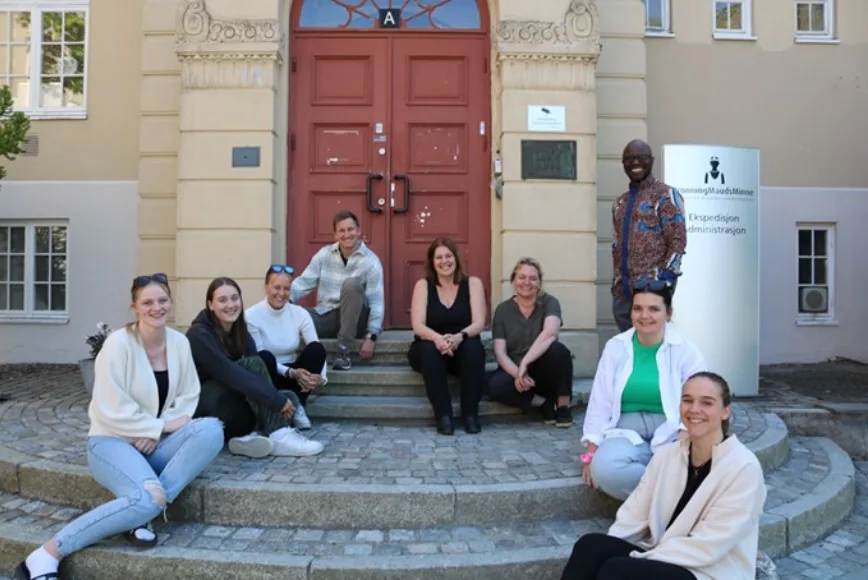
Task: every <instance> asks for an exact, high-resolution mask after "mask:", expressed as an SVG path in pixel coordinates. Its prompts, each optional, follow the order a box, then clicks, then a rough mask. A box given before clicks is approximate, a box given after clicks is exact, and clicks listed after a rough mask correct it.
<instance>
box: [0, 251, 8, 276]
mask: <svg viewBox="0 0 868 580" xmlns="http://www.w3.org/2000/svg"><path fill="white" fill-rule="evenodd" d="M8 261H9V258H7V257H6V256H0V282H6V281H7V280H8V278H7V276H8V275H9V264H8Z"/></svg>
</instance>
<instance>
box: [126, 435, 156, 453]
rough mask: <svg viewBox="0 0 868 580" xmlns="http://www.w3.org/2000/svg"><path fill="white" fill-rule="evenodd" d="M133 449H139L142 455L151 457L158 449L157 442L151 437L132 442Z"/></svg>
mask: <svg viewBox="0 0 868 580" xmlns="http://www.w3.org/2000/svg"><path fill="white" fill-rule="evenodd" d="M130 443H132V445H133V447H135V448H136V449H138V451H139V453H141V454H142V455H150V454H151V453H153V452H154V449H156V448H157V440H156V439H151V438H149V437H139V438H137V439H133V440H132V441H130Z"/></svg>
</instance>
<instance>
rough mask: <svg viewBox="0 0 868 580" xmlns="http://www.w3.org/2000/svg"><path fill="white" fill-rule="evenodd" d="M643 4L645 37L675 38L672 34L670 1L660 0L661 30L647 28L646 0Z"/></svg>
mask: <svg viewBox="0 0 868 580" xmlns="http://www.w3.org/2000/svg"><path fill="white" fill-rule="evenodd" d="M643 4H645V36H663V37H672V36H675V35H674V34H672V17H671V14H672V0H660V9H661V10H662V12H663V14H662V15H661V16H662V18H663V27H662V28H651V27H649V26H648V16H649V15H648V0H643Z"/></svg>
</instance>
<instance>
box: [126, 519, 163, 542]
mask: <svg viewBox="0 0 868 580" xmlns="http://www.w3.org/2000/svg"><path fill="white" fill-rule="evenodd" d="M139 530H147V531H148V532H150V533H151V534H153V535H154V538H153V539H152V540H145V539H143V538H140V537H138V536H137V535H136V532H137V531H139ZM124 539H125V540H126V541H127V543H129V544H131V545H133V546H136V547H138V548H153V547H154V546H156V545H157V532H155V531H154V528H153V526H151V523H150V522H148V523H146V524H145V525H143V526H139V527H137V528H135V529H133V530H130V531H129V532H126V533H125V534H124Z"/></svg>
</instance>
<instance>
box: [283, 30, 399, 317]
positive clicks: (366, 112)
mask: <svg viewBox="0 0 868 580" xmlns="http://www.w3.org/2000/svg"><path fill="white" fill-rule="evenodd" d="M294 42H295V45H294V49H295V52H294V54H295V55H296V57H295V62H296V71H295V72H294V73H293V75H294V78H293V92H292V102H291V111H292V112H291V114H292V132H293V142H294V148H291V149H293V150H292V151H290V163H291V167H292V172H291V181H290V190H289V211H288V212H287V213H288V216H287V219H288V252H287V253H288V258H289V262H290V264H292V265H293V266H295V268H296V269H297V270H299V271H300V270H301V269H303V268H304V267H305V266H306V265H307V264H308V262H309V261H310V258H311V257H312V256H313V254H314V253H316V252H317V251H318V250H319V249H320V248H321V247H322V246H324V245H326V244H329V243H332V242H334V235H333V231H334V230H333V226H332V218H333V217H334V214H335V212H337V211H338V210H340V209H348V210H350V211H352V212H353V213H355V214H356V215H357V216H358V218H359V225H360V227H361V229H362V233H363V235H365V237H366V238H367V239H368V241H369V242H370V245H371V247H372V249H373V250H374V251H375V252H376V253H377V254H378V255H379V256H384V255H386V254H385V252H386V248H387V245H388V230H387V223H388V221H387V220H388V215H387V214H386V213H385V212H382V213H371V212H369V211H368V209H367V200H366V184H367V178H368V175H370V174H372V173H379V174H385V172H386V170H387V169H388V166H387V164H388V160H387V158H384V157H383V156H380V155H379V154H378V153H377V150H376V148H375V147H374V145H375V144H374V143H373V138H374V133H375V124H376V123H377V122H382V120H383V119H384V118H385V117H386V113H387V111H388V99H389V95H388V92H387V78H388V77H387V75H388V62H389V60H388V58H389V56H388V55H389V53H388V51H389V45H388V40H387V39H385V38H380V39H376V38H364V39H362V38H351V37H350V38H348V37H343V38H341V37H318V38H310V37H304V36H300V37H298V38H296V39H295V41H294ZM387 188H388V185H387V183H386V180H385V179H383V180H380V181H374V182H373V193H374V196H373V197H374V200H377V199H379V198H386V197H387V193H386V192H387V191H388V189H387ZM313 303H314V298H313V297H311V298H309V299H308V300H306V301H305V304H306V305H307V304H313Z"/></svg>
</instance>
